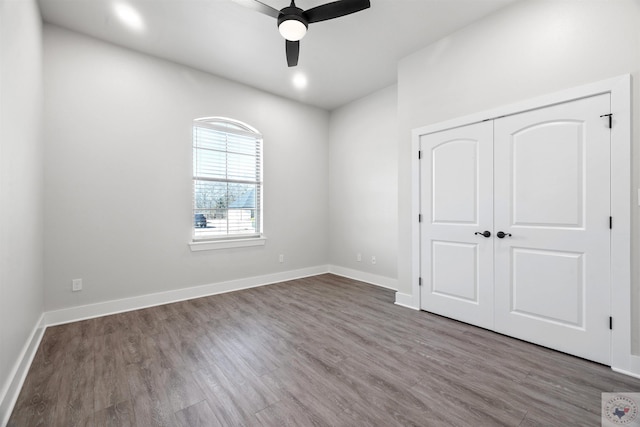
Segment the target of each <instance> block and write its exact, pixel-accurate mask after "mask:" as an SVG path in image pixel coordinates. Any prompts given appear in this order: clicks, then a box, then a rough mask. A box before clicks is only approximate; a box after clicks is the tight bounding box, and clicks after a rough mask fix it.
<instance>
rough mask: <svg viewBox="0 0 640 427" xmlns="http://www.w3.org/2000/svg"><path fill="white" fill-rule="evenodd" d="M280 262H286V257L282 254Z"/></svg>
mask: <svg viewBox="0 0 640 427" xmlns="http://www.w3.org/2000/svg"><path fill="white" fill-rule="evenodd" d="M279 260H280V262H284V255H283V254H280V258H279Z"/></svg>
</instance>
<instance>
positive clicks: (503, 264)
mask: <svg viewBox="0 0 640 427" xmlns="http://www.w3.org/2000/svg"><path fill="white" fill-rule="evenodd" d="M609 98H610V95H609V94H603V95H598V96H593V97H589V98H584V99H580V100H576V101H571V102H566V103H563V104H558V105H554V106H550V107H546V108H541V109H537V110H533V111H528V112H524V113H519V114H514V115H510V116H506V117H503V118H499V119H495V120H489V121H484V122H480V123H475V124H470V125H468V126H463V127H459V128H454V129H450V130H445V131H441V132H437V133H433V134H427V135H423V136H421V137H420V150H421V153H422V156H421V161H420V185H421V186H420V192H421V196H420V199H421V200H420V203H421V212H422V218H423V219H422V222H421V227H420V234H421V235H420V245H421V247H420V249H421V255H420V258H421V265H420V268H421V273H420V274H421V278H422V287H421V297H420V298H421V308H422V309H423V310H427V311H430V312H433V313H437V314H441V315H444V316H447V317H451V318H454V319H457V320H461V321H463V322H467V323H471V324H474V325H477V326H481V327H483V328H487V329H491V330H495V331H497V332H500V333H504V334H506V335H510V336H513V337H517V338H520V339H524V340H526V341H530V342H533V343H537V344H540V345H543V346H546V347H550V348H553V349H557V350H560V351H563V352H566V353H570V354H573V355H576V356H580V357H583V358H586V359H590V360H594V361H597V362H600V363H604V364H609V363H610V360H611V355H610V352H611V343H610V329H609V316H610V315H611V314H610V311H611V307H610V287H611V286H610V129H609V126H608V121H607V120H606V117H605V118H602V117H601V115H603V114H607V113H609V112H610V100H609ZM484 232H488V233H490V236H489V235H488V233H487V236H488V237H485V236H484V235H483V234H480V233H484ZM500 233H505V235H504V237H500V236H502V234H500Z"/></svg>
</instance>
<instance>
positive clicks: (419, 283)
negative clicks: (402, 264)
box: [418, 277, 422, 286]
mask: <svg viewBox="0 0 640 427" xmlns="http://www.w3.org/2000/svg"><path fill="white" fill-rule="evenodd" d="M418 286H422V277H418Z"/></svg>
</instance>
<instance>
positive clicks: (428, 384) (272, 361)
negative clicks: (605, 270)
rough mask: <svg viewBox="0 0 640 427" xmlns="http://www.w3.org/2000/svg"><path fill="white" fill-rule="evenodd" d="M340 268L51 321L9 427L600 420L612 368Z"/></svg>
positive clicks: (613, 385)
mask: <svg viewBox="0 0 640 427" xmlns="http://www.w3.org/2000/svg"><path fill="white" fill-rule="evenodd" d="M393 299H394V293H393V292H392V291H389V290H386V289H381V288H378V287H374V286H371V285H367V284H364V283H361V282H356V281H353V280H349V279H344V278H341V277H337V276H333V275H322V276H317V277H313V278H308V279H301V280H294V281H290V282H285V283H281V284H276V285H270V286H265V287H260V288H254V289H249V290H243V291H238V292H233V293H228V294H223V295H216V296H212V297H206V298H199V299H195V300H190V301H184V302H179V303H175V304H168V305H164V306H159V307H154V308H148V309H143V310H137V311H132V312H128V313H123V314H116V315H112V316H106V317H102V318H98V319H92V320H87V321H82V322H76V323H72V324H67V325H62V326H55V327H51V328H48V329H47V331H46V333H45V336H44V338H43V340H42V343H41V345H40V348H39V349H38V352H37V354H36V356H35V359H34V361H33V365H32V366H31V369H30V371H29V374H28V376H27V378H26V381H25V384H24V387H23V389H22V391H21V393H20V396H19V398H18V401H17V404H16V406H15V408H14V411H13V414H12V416H11V419H10V421H9V426H12V427H22V426H29V427H31V426H47V427H48V426H65V427H69V426H156V425H163V426H243V425H244V426H285V425H296V426H325V425H333V426H367V425H369V426H396V425H416V426H441V425H442V426H495V425H505V426H535V425H544V426H582V425H584V426H599V425H600V401H601V396H600V394H601V393H602V392H611V391H640V380H635V379H633V378H630V377H626V376H623V375H621V374H617V373H615V372H613V371H611V369H610V368H608V367H605V366H602V365H598V364H595V363H591V362H588V361H585V360H581V359H577V358H574V357H571V356H568V355H565V354H561V353H557V352H554V351H551V350H548V349H544V348H541V347H537V346H535V345H532V344H528V343H524V342H521V341H518V340H515V339H511V338H507V337H504V336H501V335H498V334H495V333H492V332H489V331H486V330H483V329H479V328H475V327H473V326H469V325H465V324H462V323H459V322H456V321H452V320H449V319H445V318H442V317H439V316H435V315H432V314H428V313H425V312H417V311H413V310H409V309H405V308H402V307H398V306H396V305H394V304H393Z"/></svg>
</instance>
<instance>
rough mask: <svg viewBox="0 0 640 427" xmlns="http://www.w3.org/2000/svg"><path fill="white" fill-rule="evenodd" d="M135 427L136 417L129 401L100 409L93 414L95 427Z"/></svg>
mask: <svg viewBox="0 0 640 427" xmlns="http://www.w3.org/2000/svg"><path fill="white" fill-rule="evenodd" d="M136 425H137V423H136V417H135V414H134V413H133V405H132V403H131V401H130V400H126V401H123V402H120V403H116V404H115V405H111V406H109V407H107V408H103V409H100V410H98V411H96V414H95V426H96V427H135V426H136Z"/></svg>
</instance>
